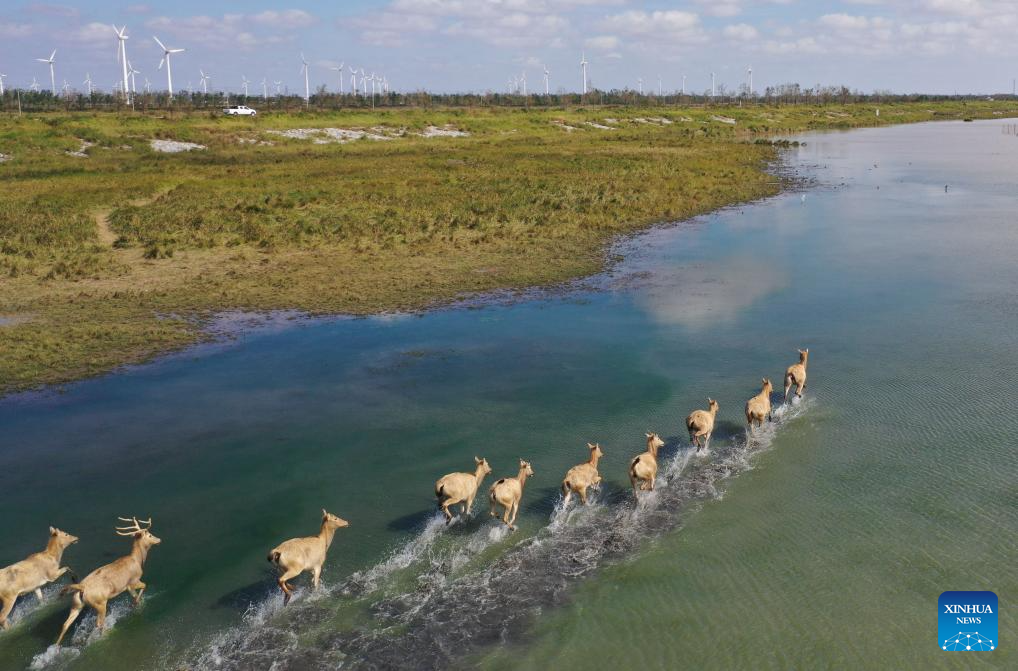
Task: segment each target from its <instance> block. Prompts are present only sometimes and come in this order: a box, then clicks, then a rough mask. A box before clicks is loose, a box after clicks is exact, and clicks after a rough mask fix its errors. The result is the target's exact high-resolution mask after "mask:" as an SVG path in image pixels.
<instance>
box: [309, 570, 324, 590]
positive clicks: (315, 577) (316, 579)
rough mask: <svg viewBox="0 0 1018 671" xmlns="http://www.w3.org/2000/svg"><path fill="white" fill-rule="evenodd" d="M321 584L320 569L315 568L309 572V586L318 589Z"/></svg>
mask: <svg viewBox="0 0 1018 671" xmlns="http://www.w3.org/2000/svg"><path fill="white" fill-rule="evenodd" d="M321 584H322V567H321V566H316V567H315V568H314V569H312V572H311V586H312V587H314V588H315V589H318V586H319V585H321Z"/></svg>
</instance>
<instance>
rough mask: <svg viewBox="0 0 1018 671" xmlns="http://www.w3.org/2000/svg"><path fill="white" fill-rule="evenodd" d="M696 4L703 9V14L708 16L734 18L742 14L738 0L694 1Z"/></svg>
mask: <svg viewBox="0 0 1018 671" xmlns="http://www.w3.org/2000/svg"><path fill="white" fill-rule="evenodd" d="M695 2H696V4H698V5H700V6H701V7H703V13H704V14H708V15H709V16H723V17H730V16H735V15H737V14H739V13H741V12H742V3H741V2H740V1H739V0H695Z"/></svg>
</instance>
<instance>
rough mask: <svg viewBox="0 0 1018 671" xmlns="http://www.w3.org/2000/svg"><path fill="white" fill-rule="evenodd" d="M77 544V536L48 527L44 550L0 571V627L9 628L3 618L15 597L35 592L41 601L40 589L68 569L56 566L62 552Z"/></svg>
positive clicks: (5, 619) (8, 623) (5, 617)
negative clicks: (47, 538)
mask: <svg viewBox="0 0 1018 671" xmlns="http://www.w3.org/2000/svg"><path fill="white" fill-rule="evenodd" d="M77 542H78V537H77V536H72V535H71V534H69V533H67V532H66V531H61V530H60V529H57V528H55V527H50V528H49V541H48V542H47V543H46V549H45V550H43V551H42V552H36V553H35V554H31V555H29V556H28V558H27V559H23V560H21V561H19V562H18V563H17V564H11V565H10V566H8V567H7V568H5V569H0V628H3V629H10V627H11V623H10V622H8V621H7V616H8V615H10V614H11V610H13V609H14V602H15V601H17V600H18V597H19V596H21V595H22V594H28V593H29V592H35V598H37V599H38V600H39V601H42V586H43V585H45V584H46V583H50V582H53V581H54V580H57V579H58V578H60V576H62V575H63V574H65V573H67V572H68V571H70V570H71V569H69V568H67V567H66V566H60V560H61V558H62V557H63V556H64V550H66V549H67V548H68V546H70V545H73V544H74V543H77Z"/></svg>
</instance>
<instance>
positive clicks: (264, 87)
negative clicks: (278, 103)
mask: <svg viewBox="0 0 1018 671" xmlns="http://www.w3.org/2000/svg"><path fill="white" fill-rule="evenodd" d="M268 99H269V82H268V79H267V78H266V77H262V100H268Z"/></svg>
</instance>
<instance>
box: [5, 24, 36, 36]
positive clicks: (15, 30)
mask: <svg viewBox="0 0 1018 671" xmlns="http://www.w3.org/2000/svg"><path fill="white" fill-rule="evenodd" d="M32 32H33V29H32V26H30V25H28V24H27V23H4V22H0V37H7V38H16V37H27V36H28V35H31V34H32Z"/></svg>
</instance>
